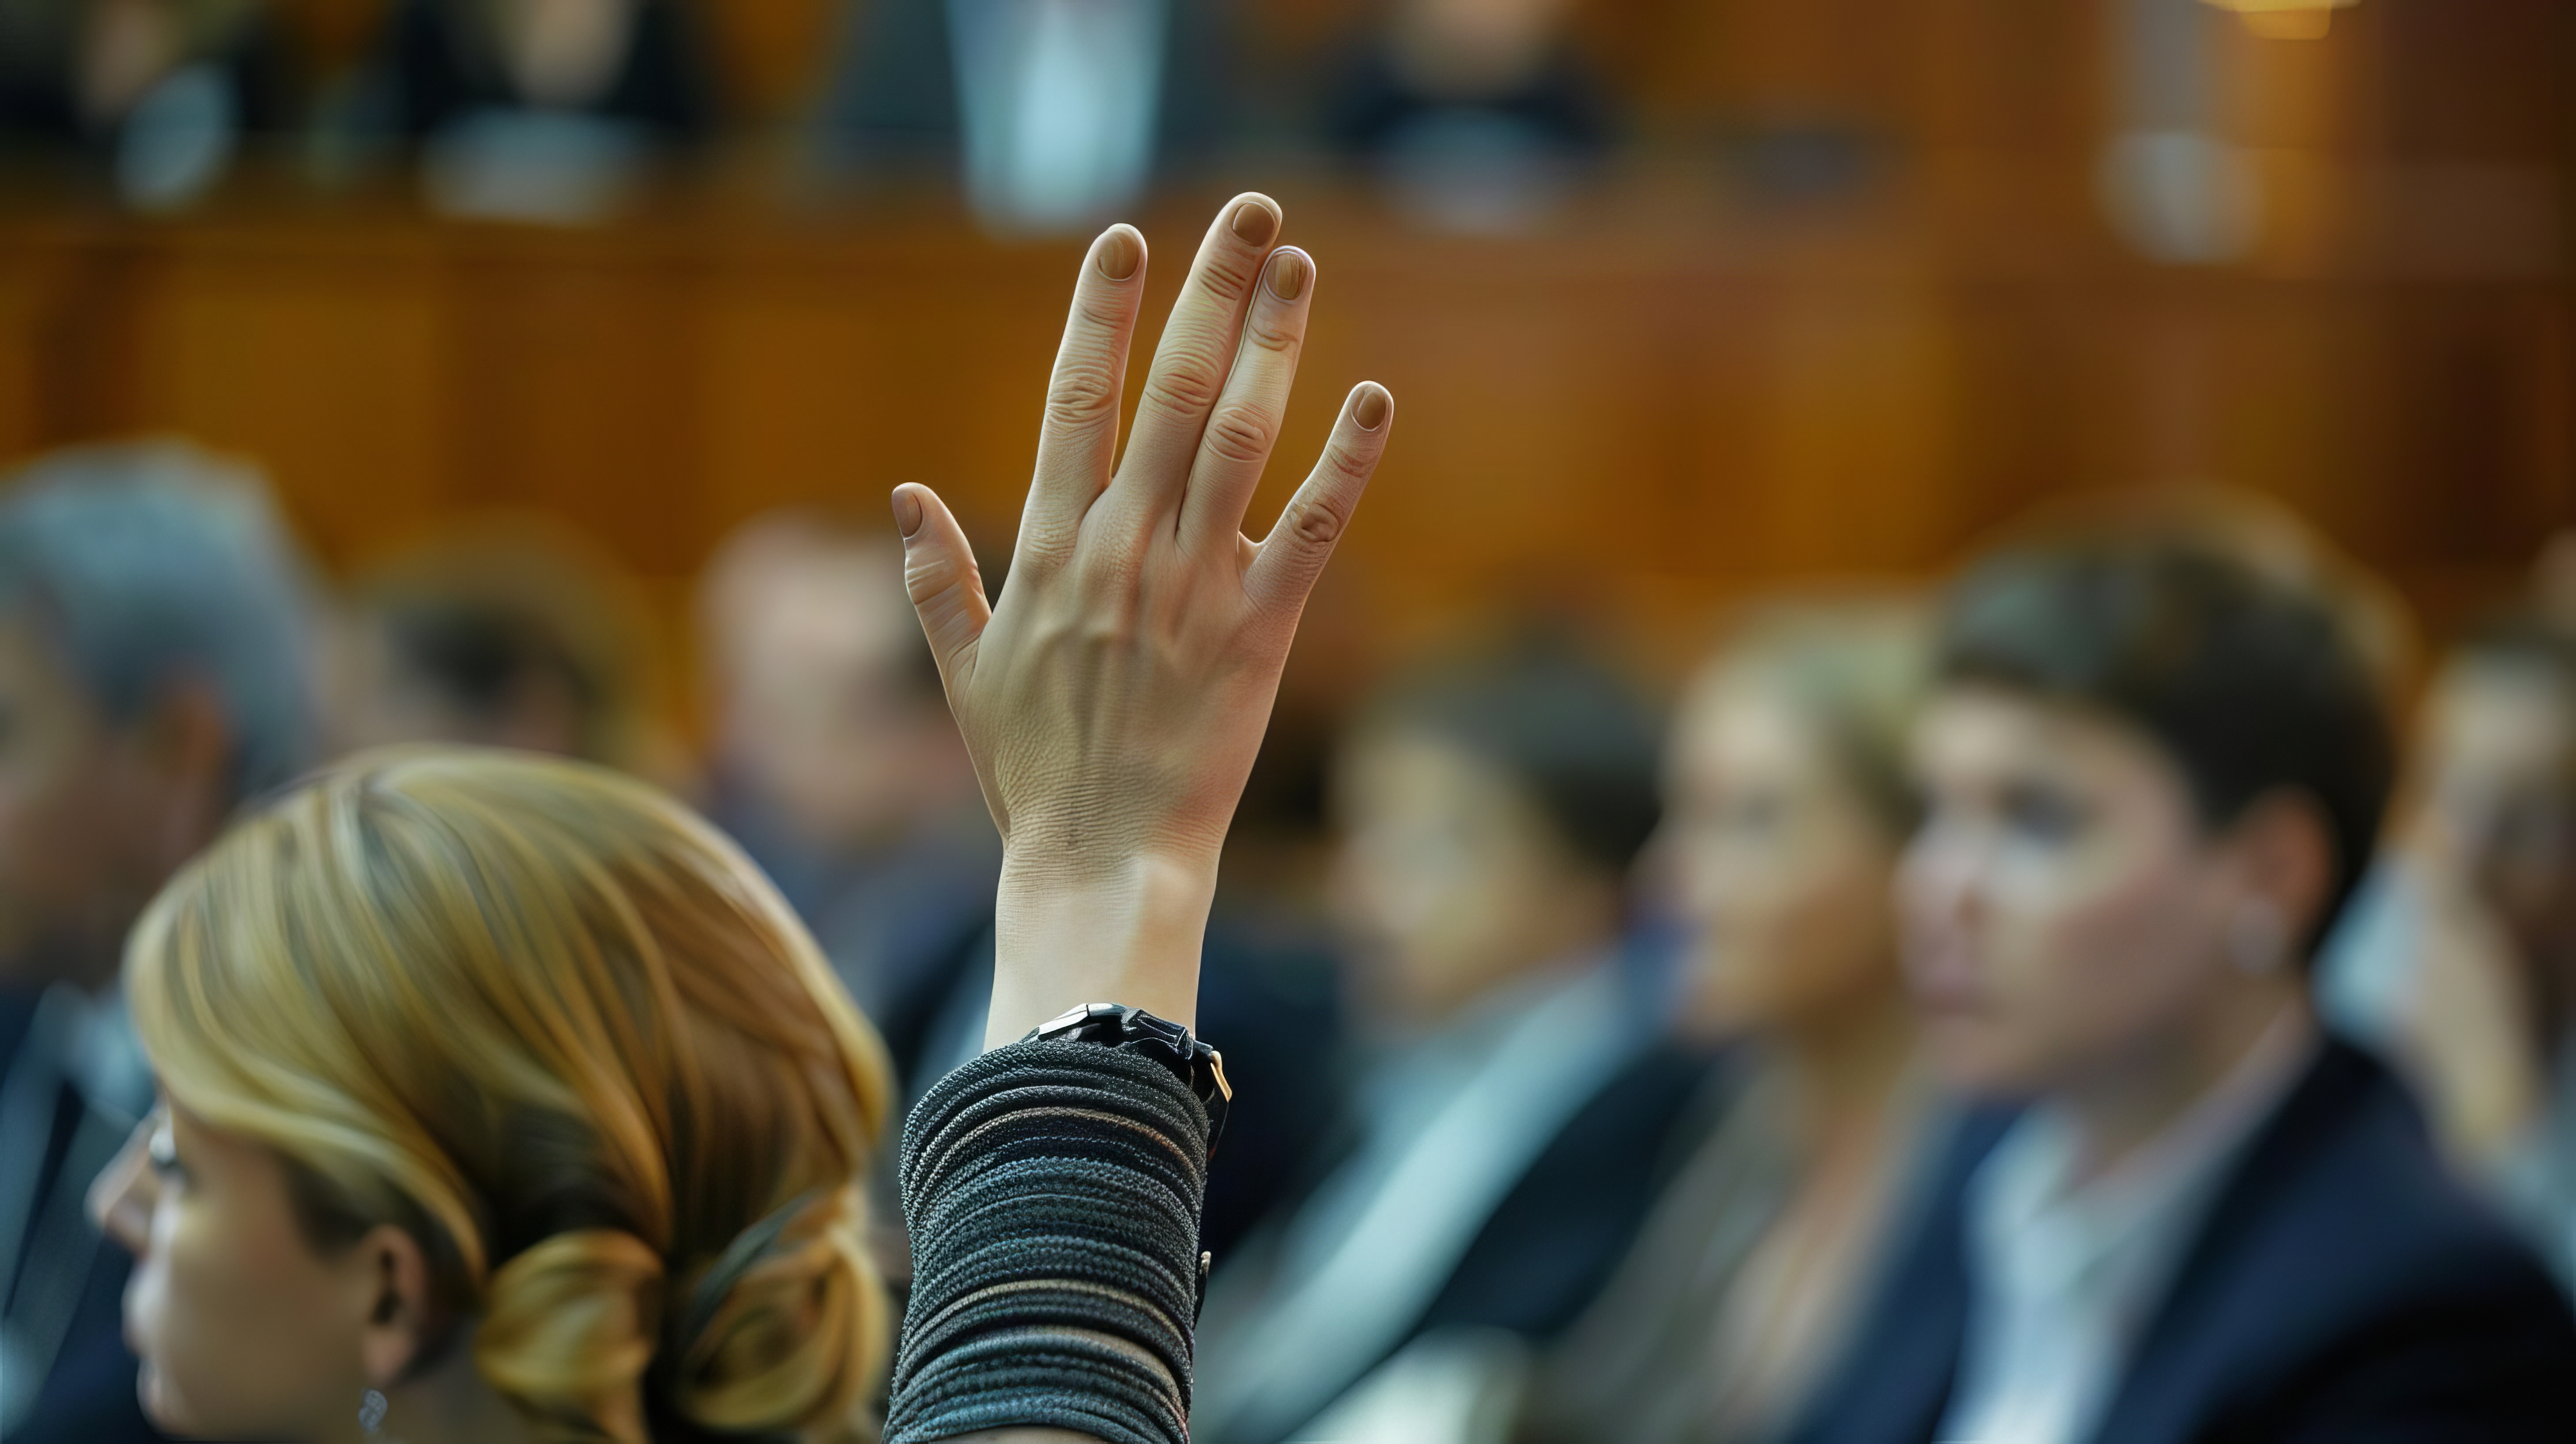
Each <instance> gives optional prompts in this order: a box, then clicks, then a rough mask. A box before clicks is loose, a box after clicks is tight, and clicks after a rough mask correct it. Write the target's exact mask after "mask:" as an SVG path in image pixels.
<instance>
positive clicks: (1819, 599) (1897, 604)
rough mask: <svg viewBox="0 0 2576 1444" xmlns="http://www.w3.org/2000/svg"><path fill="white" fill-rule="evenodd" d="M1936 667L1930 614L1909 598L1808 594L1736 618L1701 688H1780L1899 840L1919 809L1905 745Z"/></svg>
mask: <svg viewBox="0 0 2576 1444" xmlns="http://www.w3.org/2000/svg"><path fill="white" fill-rule="evenodd" d="M1931 662H1932V648H1931V629H1930V625H1929V618H1928V617H1927V616H1926V615H1925V613H1924V611H1923V609H1922V607H1921V606H1920V605H1919V604H1917V603H1916V602H1914V601H1913V600H1912V599H1910V598H1904V597H1897V596H1867V595H1858V594H1855V595H1850V596H1816V597H1801V598H1793V599H1788V600H1781V601H1774V602H1770V603H1766V604H1764V605H1763V606H1761V607H1759V608H1756V609H1755V610H1753V611H1751V612H1749V613H1747V614H1744V615H1742V616H1740V617H1738V618H1737V619H1735V621H1734V624H1733V625H1732V626H1731V627H1730V628H1729V630H1728V632H1727V634H1726V637H1725V640H1724V641H1723V642H1722V643H1721V645H1720V646H1719V647H1718V649H1717V651H1716V652H1715V653H1714V654H1713V655H1712V656H1711V657H1710V658H1709V660H1708V661H1707V662H1706V663H1704V664H1703V665H1702V669H1701V672H1700V674H1699V677H1698V679H1697V680H1696V682H1695V683H1694V690H1695V691H1697V692H1701V693H1705V692H1707V691H1709V690H1710V689H1713V688H1717V687H1723V686H1726V685H1729V684H1734V683H1744V682H1750V683H1752V684H1754V685H1757V686H1762V687H1766V688H1771V689H1776V690H1777V692H1778V693H1779V695H1780V696H1781V697H1782V698H1784V699H1785V700H1786V701H1787V702H1788V703H1789V705H1791V706H1792V707H1794V708H1795V709H1797V711H1798V712H1799V714H1800V715H1801V716H1802V717H1803V719H1804V720H1805V721H1806V722H1807V723H1808V724H1809V725H1810V726H1812V727H1813V728H1814V729H1815V732H1816V735H1817V736H1818V737H1819V738H1820V739H1821V740H1822V741H1823V742H1824V744H1825V746H1826V747H1827V748H1828V749H1829V751H1830V754H1831V756H1832V759H1833V762H1834V763H1835V765H1836V766H1837V767H1838V769H1839V770H1840V771H1841V773H1842V775H1843V780H1844V781H1845V782H1847V783H1848V784H1849V785H1850V786H1851V787H1852V789H1853V791H1854V793H1855V794H1856V795H1857V796H1858V797H1859V798H1860V800H1861V801H1863V802H1864V803H1866V804H1868V806H1869V808H1870V810H1871V812H1873V813H1874V814H1875V815H1876V816H1877V818H1878V820H1879V821H1880V822H1881V823H1882V824H1883V825H1884V826H1885V827H1886V828H1887V830H1888V831H1889V832H1890V833H1891V834H1894V835H1897V836H1902V835H1904V834H1905V833H1908V832H1910V831H1912V830H1913V827H1914V823H1915V821H1916V817H1917V814H1918V812H1919V811H1920V804H1919V800H1918V799H1917V798H1916V796H1915V793H1914V786H1913V783H1912V781H1911V780H1910V779H1909V778H1908V776H1907V767H1906V758H1905V749H1906V738H1907V736H1908V734H1909V732H1910V730H1911V728H1912V726H1913V723H1914V715H1915V713H1916V711H1917V710H1919V709H1920V707H1921V706H1922V702H1923V696H1924V692H1925V690H1926V688H1927V687H1928V685H1929V683H1930V680H1931Z"/></svg>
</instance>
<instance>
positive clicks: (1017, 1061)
mask: <svg viewBox="0 0 2576 1444" xmlns="http://www.w3.org/2000/svg"><path fill="white" fill-rule="evenodd" d="M1207 1149H1208V1117H1207V1110H1206V1109H1205V1108H1204V1107H1203V1106H1201V1104H1200V1103H1199V1100H1198V1099H1197V1098H1196V1097H1194V1096H1192V1095H1191V1093H1190V1090H1189V1087H1188V1085H1187V1084H1185V1083H1183V1082H1182V1081H1181V1080H1180V1078H1179V1077H1177V1076H1176V1075H1174V1074H1173V1073H1172V1072H1171V1070H1169V1069H1167V1068H1165V1067H1163V1066H1161V1065H1160V1064H1158V1063H1155V1062H1153V1061H1152V1060H1150V1059H1146V1058H1140V1057H1136V1056H1134V1055H1132V1054H1127V1053H1121V1052H1118V1051H1116V1050H1115V1049H1111V1048H1104V1047H1102V1046H1100V1045H1099V1044H1096V1043H1066V1042H1036V1043H1015V1044H1013V1045H1011V1046H1009V1047H1006V1048H996V1049H994V1050H993V1051H992V1052H989V1053H986V1054H984V1055H983V1056H981V1057H979V1058H976V1059H975V1060H974V1061H972V1062H970V1063H968V1064H966V1065H965V1066H964V1067H962V1068H959V1069H958V1070H957V1071H955V1072H953V1073H951V1074H949V1075H948V1076H947V1077H946V1078H943V1079H941V1080H940V1081H939V1083H938V1085H937V1086H936V1087H934V1088H932V1089H931V1090H930V1095H929V1096H928V1097H926V1098H924V1099H922V1101H921V1106H920V1107H918V1108H915V1109H914V1110H913V1112H912V1117H911V1119H910V1121H909V1122H907V1123H906V1124H905V1126H904V1134H903V1165H902V1181H903V1212H904V1219H905V1221H906V1223H907V1224H908V1225H909V1226H910V1229H911V1233H912V1250H913V1255H912V1256H913V1285H912V1300H911V1302H910V1304H909V1305H908V1306H907V1307H906V1308H905V1310H904V1320H903V1342H902V1345H901V1347H900V1348H898V1350H897V1351H896V1354H895V1366H894V1389H893V1397H892V1400H891V1402H890V1404H889V1405H888V1408H887V1414H886V1440H887V1444H928V1441H931V1440H937V1439H946V1438H950V1437H953V1436H955V1435H959V1434H967V1433H972V1432H974V1431H975V1430H978V1429H1000V1428H1009V1427H1015V1426H1026V1427H1049V1428H1058V1429H1071V1430H1077V1431H1079V1432H1082V1433H1085V1434H1091V1435H1096V1436H1097V1437H1099V1438H1102V1439H1106V1440H1110V1441H1112V1444H1186V1441H1187V1440H1188V1438H1189V1422H1188V1421H1189V1410H1190V1355H1191V1327H1192V1322H1193V1319H1194V1317H1195V1315H1196V1312H1197V1306H1198V1260H1199V1245H1198V1237H1199V1208H1200V1205H1201V1203H1202V1201H1203V1199H1204V1198H1205V1195H1206V1191H1207Z"/></svg>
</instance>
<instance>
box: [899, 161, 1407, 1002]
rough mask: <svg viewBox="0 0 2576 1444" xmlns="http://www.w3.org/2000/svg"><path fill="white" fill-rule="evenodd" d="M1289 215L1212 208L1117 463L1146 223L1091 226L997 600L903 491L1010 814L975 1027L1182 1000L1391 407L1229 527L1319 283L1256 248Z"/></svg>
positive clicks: (1270, 436)
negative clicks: (1276, 702) (1257, 534)
mask: <svg viewBox="0 0 2576 1444" xmlns="http://www.w3.org/2000/svg"><path fill="white" fill-rule="evenodd" d="M1281 221H1282V216H1281V213H1280V210H1279V207H1278V205H1277V203H1276V202H1274V201H1272V200H1271V199H1270V198H1269V197H1267V196H1262V195H1242V196H1237V197H1236V198H1235V199H1234V200H1232V201H1230V202H1228V203H1227V204H1226V207H1225V209H1224V210H1222V211H1220V212H1219V213H1218V215H1217V219H1216V222H1215V223H1214V224H1213V225H1211V226H1210V227H1209V228H1208V233H1207V237H1206V239H1205V240H1203V241H1201V242H1200V244H1199V253H1198V258H1197V260H1196V261H1195V262H1194V263H1193V264H1192V266H1191V268H1190V275H1189V280H1188V282H1187V283H1186V284H1185V285H1184V286H1183V287H1182V290H1181V296H1180V299H1179V301H1178V302H1176V303H1175V304H1174V306H1173V308H1172V314H1171V318H1170V320H1169V321H1167V322H1166V323H1165V325H1164V328H1163V337H1162V344H1161V346H1160V348H1159V349H1158V350H1157V351H1156V352H1155V355H1154V365H1153V369H1152V371H1151V373H1150V374H1149V375H1148V377H1147V379H1146V382H1145V391H1144V395H1143V397H1142V398H1141V400H1140V402H1139V404H1138V406H1137V412H1136V425H1135V429H1134V433H1133V434H1132V435H1131V436H1130V437H1129V438H1128V442H1127V449H1126V454H1125V456H1124V458H1123V459H1120V458H1119V454H1118V416H1119V400H1120V394H1121V391H1122V388H1123V382H1124V378H1125V375H1126V369H1127V346H1128V341H1129V339H1130V337H1131V336H1132V335H1133V334H1134V332H1135V328H1136V319H1137V311H1138V309H1139V306H1140V303H1141V298H1142V296H1143V292H1144V284H1145V238H1144V237H1143V236H1142V235H1140V234H1138V233H1137V231H1136V230H1135V228H1134V227H1132V226H1126V225H1118V226H1112V227H1110V228H1109V229H1108V230H1107V231H1105V232H1103V233H1102V234H1101V236H1100V238H1099V239H1098V240H1096V241H1094V242H1092V245H1091V250H1090V253H1089V254H1088V255H1087V256H1086V257H1085V258H1084V260H1083V266H1082V274H1081V278H1080V279H1079V280H1078V281H1076V282H1075V285H1074V293H1073V313H1072V315H1071V316H1070V317H1069V318H1068V320H1067V321H1066V323H1065V333H1064V344H1063V346H1062V348H1061V349H1060V350H1059V351H1058V352H1057V353H1056V363H1055V375H1054V378H1053V380H1052V381H1051V382H1050V383H1049V385H1048V388H1047V402H1046V418H1045V422H1044V424H1043V426H1042V427H1041V428H1040V430H1039V433H1038V460H1037V475H1036V477H1035V479H1034V480H1033V481H1032V482H1031V483H1030V486H1029V499H1028V505H1027V508H1026V510H1025V511H1024V512H1023V513H1022V514H1021V518H1020V536H1019V544H1018V547H1017V549H1016V550H1015V551H1014V552H1013V554H1012V560H1011V571H1010V578H1009V581H1008V584H1007V585H1006V586H1005V587H1004V588H1003V590H1002V595H1001V598H1000V600H999V602H998V603H996V604H990V605H988V604H987V602H986V599H985V596H984V589H983V584H982V582H981V580H980V579H979V578H978V577H977V575H976V571H975V560H974V555H973V553H972V552H971V551H969V550H968V548H967V545H966V537H965V533H964V532H963V531H961V530H960V529H959V527H958V525H957V521H956V519H955V518H954V517H953V516H951V515H950V514H949V512H948V508H947V507H946V506H944V505H942V504H941V502H940V500H939V498H938V497H937V496H936V495H934V494H933V493H932V492H931V491H930V490H929V488H927V487H922V486H917V485H906V486H901V487H898V488H896V489H895V494H894V508H895V519H896V522H897V523H898V525H899V526H900V527H901V529H902V531H903V535H904V564H905V575H906V580H907V582H908V584H909V586H910V588H911V592H912V601H913V605H914V607H915V608H916V609H917V610H918V611H919V613H920V615H921V625H922V630H923V631H924V632H925V633H926V634H928V636H929V638H930V646H931V650H932V652H933V653H934V654H936V655H937V657H938V660H939V672H940V676H941V677H942V679H944V680H945V682H946V684H947V688H948V702H949V706H950V708H951V709H952V710H954V711H955V713H956V714H957V724H958V727H959V728H960V729H961V730H962V731H963V733H964V734H965V738H966V746H967V750H968V751H969V752H970V753H972V754H973V756H974V759H975V771H976V776H977V777H978V778H979V779H980V780H981V781H982V783H983V788H984V799H985V801H986V803H987V804H988V805H990V806H991V808H992V810H993V821H994V822H995V824H996V825H998V826H999V827H1000V828H1001V831H1002V841H1003V858H1004V861H1003V868H1002V885H1001V893H1000V896H999V898H998V900H997V902H998V911H997V918H996V927H997V936H996V956H995V976H994V984H993V1011H992V1016H991V1022H990V1024H989V1027H988V1030H987V1035H986V1038H987V1042H988V1043H1000V1042H1006V1041H1009V1040H1012V1039H1016V1038H1017V1037H1019V1036H1020V1034H1022V1033H1024V1032H1026V1031H1027V1030H1028V1029H1029V1028H1031V1027H1033V1026H1035V1025H1036V1024H1038V1023H1040V1022H1043V1021H1045V1020H1046V1019H1047V1018H1049V1017H1052V1016H1053V1015H1055V1014H1056V1013H1058V1012H1061V1011H1063V1010H1064V1009H1065V1008H1067V1007H1070V1006H1072V1005H1074V1004H1077V1003H1084V1002H1120V1003H1128V1004H1132V1005H1135V1006H1138V1007H1143V1008H1148V1009H1151V1010H1152V1011H1154V1012H1156V1013H1159V1014H1162V1015H1163V1016H1165V1017H1167V1018H1172V1019H1175V1020H1180V1021H1187V1020H1188V1019H1189V1018H1190V1017H1191V1016H1192V1012H1193V1010H1194V1008H1195V1005H1196V1000H1197V995H1198V955H1199V945H1200V939H1201V935H1202V934H1203V933H1204V931H1205V929H1206V924H1207V910H1208V904H1209V901H1210V899H1211V898H1212V896H1213V894H1214V890H1215V886H1216V866H1217V855H1218V852H1219V850H1220V849H1221V847H1222V845H1223V843H1224V840H1225V830H1226V825H1227V823H1228V822H1229V821H1230V820H1231V819H1232V817H1233V815H1234V808H1235V804H1236V802H1237V801H1238V800H1239V799H1240V798H1241V797H1242V794H1243V784H1244V779H1245V777H1246V776H1247V775H1248V774H1249V773H1250V772H1251V769H1252V759H1253V755H1254V753H1256V752H1257V751H1258V750H1259V749H1260V746H1261V735H1262V732H1263V730H1264V728H1266V727H1267V726H1268V724H1269V720H1270V708H1271V703H1272V701H1273V699H1274V698H1275V697H1276V695H1277V693H1278V688H1279V672H1280V667H1281V665H1282V664H1283V663H1284V662H1285V661H1286V659H1287V656H1288V645H1289V642H1290V641H1291V640H1292V639H1293V638H1294V636H1295V635H1296V630H1297V618H1298V615H1299V614H1300V612H1302V611H1303V609H1304V607H1305V604H1306V596H1307V593H1308V592H1309V591H1310V590H1311V589H1312V588H1313V586H1314V583H1315V578H1316V577H1317V576H1318V575H1320V574H1321V573H1322V571H1323V569H1324V563H1325V561H1326V559H1328V558H1329V557H1330V556H1331V555H1332V550H1333V544H1334V543H1335V542H1336V541H1337V540H1339V539H1340V537H1341V534H1342V531H1343V529H1344V528H1345V527H1346V526H1348V525H1349V523H1350V519H1351V514H1352V511H1353V509H1354V508H1356V507H1357V506H1358V505H1359V499H1360V493H1361V491H1362V490H1363V489H1364V488H1366V486H1367V485H1368V479H1369V474H1370V472H1371V471H1373V470H1374V469H1375V468H1376V466H1377V460H1378V456H1379V454H1380V452H1381V451H1382V450H1383V449H1384V448H1385V444H1386V436H1387V432H1388V430H1389V422H1390V420H1391V418H1392V416H1393V412H1394V403H1393V399H1392V398H1391V397H1390V396H1389V395H1388V394H1387V392H1386V390H1385V388H1383V387H1381V386H1378V385H1377V384H1376V383H1374V382H1362V383H1361V384H1360V385H1359V386H1358V387H1357V388H1355V389H1354V390H1353V391H1352V392H1351V394H1350V395H1349V397H1348V398H1347V399H1345V401H1344V402H1343V404H1342V413H1341V417H1340V419H1339V420H1338V421H1336V422H1335V423H1334V426H1333V434H1332V438H1331V440H1329V441H1328V442H1326V443H1325V447H1324V454H1323V457H1322V459H1321V460H1319V461H1318V462H1317V463H1316V464H1315V468H1314V471H1313V472H1312V474H1310V475H1309V476H1308V477H1307V478H1306V481H1305V483H1304V485H1302V486H1300V487H1299V488H1298V489H1297V494H1296V495H1295V496H1294V497H1293V498H1291V499H1290V501H1289V503H1288V507H1287V510H1286V511H1285V512H1283V513H1282V514H1281V515H1280V518H1279V520H1278V523H1277V524H1276V525H1274V526H1273V527H1272V528H1271V529H1270V533H1269V535H1268V536H1267V537H1265V538H1264V539H1263V540H1261V541H1259V542H1254V541H1252V540H1250V539H1249V538H1247V537H1246V536H1245V535H1244V534H1243V515H1244V510H1245V508H1246V506H1248V505H1249V504H1250V501H1251V497H1252V491H1253V488H1254V486H1255V485H1256V484H1257V483H1258V482H1259V481H1260V479H1261V471H1262V467H1263V465H1264V463H1266V462H1267V461H1268V460H1269V456H1270V451H1271V447H1272V445H1273V444H1274V443H1275V442H1276V440H1277V438H1278V435H1279V428H1280V423H1281V419H1282V417H1283V415H1284V413H1285V411H1286V409H1287V404H1288V391H1289V386H1290V383H1291V382H1292V380H1293V379H1294V377H1295V376H1296V372H1297V355H1298V351H1299V348H1300V347H1301V346H1302V344H1303V342H1304V339H1305V334H1306V316H1307V311H1308V308H1309V307H1310V306H1311V305H1312V304H1313V301H1314V294H1315V279H1316V275H1315V263H1314V261H1313V260H1312V259H1311V258H1310V257H1308V256H1307V255H1306V253H1305V252H1303V251H1300V250H1298V249H1296V248H1295V247H1281V248H1278V249H1276V250H1274V249H1273V248H1272V244H1273V242H1274V241H1276V240H1277V238H1278V235H1279V230H1280V225H1281ZM1113 462H1114V463H1115V465H1114V466H1113Z"/></svg>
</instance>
